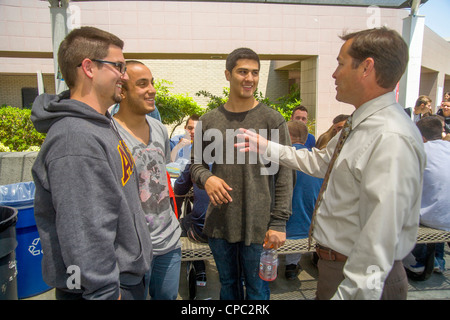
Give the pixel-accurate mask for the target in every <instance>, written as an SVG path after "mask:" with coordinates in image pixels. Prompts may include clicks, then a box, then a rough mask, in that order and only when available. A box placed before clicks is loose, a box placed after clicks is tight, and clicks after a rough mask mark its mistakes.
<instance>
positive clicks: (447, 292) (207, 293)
mask: <svg viewBox="0 0 450 320" xmlns="http://www.w3.org/2000/svg"><path fill="white" fill-rule="evenodd" d="M445 259H446V265H447V270H446V271H445V272H444V273H443V274H438V273H433V274H432V275H431V277H430V278H429V279H428V280H426V281H412V280H410V281H409V291H408V300H450V270H449V267H450V249H449V247H448V246H447V245H446V246H445ZM300 264H301V266H302V268H303V270H302V272H300V274H299V276H298V278H297V279H294V280H291V281H288V280H286V279H285V278H284V268H285V267H284V258H283V257H281V258H280V267H279V275H278V278H277V279H276V280H275V281H273V282H271V283H270V288H271V300H312V299H314V297H315V291H316V285H317V269H316V268H315V267H314V265H313V264H312V262H311V254H305V255H303V257H302V260H301V262H300ZM186 270H187V263H186V262H183V263H182V265H181V272H180V290H179V294H178V299H179V300H189V292H188V286H187V275H186ZM206 273H207V285H206V287H197V300H218V299H219V289H220V283H219V281H218V273H217V269H216V266H215V264H214V260H208V261H207V262H206ZM54 298H55V297H54V290H50V291H47V292H45V293H43V294H40V295H37V296H34V297H32V298H29V299H30V300H54Z"/></svg>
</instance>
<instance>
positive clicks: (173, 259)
mask: <svg viewBox="0 0 450 320" xmlns="http://www.w3.org/2000/svg"><path fill="white" fill-rule="evenodd" d="M180 268H181V248H178V249H175V250H172V251H170V252H168V253H166V254H163V255H160V256H155V255H153V260H152V267H151V271H150V273H149V274H147V275H146V282H147V284H148V287H149V290H148V292H149V294H150V298H151V299H152V300H176V299H177V296H178V287H179V284H180Z"/></svg>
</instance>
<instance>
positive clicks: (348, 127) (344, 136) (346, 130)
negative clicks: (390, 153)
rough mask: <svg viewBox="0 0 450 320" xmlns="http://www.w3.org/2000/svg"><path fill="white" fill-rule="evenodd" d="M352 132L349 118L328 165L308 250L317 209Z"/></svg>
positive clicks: (318, 198) (313, 218) (310, 231)
mask: <svg viewBox="0 0 450 320" xmlns="http://www.w3.org/2000/svg"><path fill="white" fill-rule="evenodd" d="M351 130H352V116H350V117H348V119H347V121H346V122H345V125H344V127H343V128H342V132H341V135H340V136H339V140H338V143H337V145H336V149H334V153H333V156H332V157H331V160H330V163H329V164H328V169H327V172H326V174H325V177H324V179H323V183H322V187H321V188H320V192H319V196H318V197H317V201H316V205H315V207H314V212H313V215H312V218H311V226H310V228H309V237H308V250H309V249H310V248H311V242H312V235H313V230H314V224H315V220H316V214H317V209H318V208H319V206H320V204H321V202H322V198H323V194H324V193H325V190H326V189H327V185H328V180H329V178H330V173H331V170H332V169H333V165H334V163H335V161H336V159H337V157H338V156H339V153H341V150H342V147H343V145H344V143H345V140H347V137H348V135H349V134H350V131H351Z"/></svg>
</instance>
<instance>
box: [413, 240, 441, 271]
mask: <svg viewBox="0 0 450 320" xmlns="http://www.w3.org/2000/svg"><path fill="white" fill-rule="evenodd" d="M444 245H445V243H444V242H441V243H436V244H435V248H436V251H435V254H434V258H435V260H437V261H438V263H439V265H440V267H441V268H443V269H445V260H444ZM412 254H413V256H414V257H415V258H416V261H417V262H419V263H421V264H423V265H425V264H426V257H427V245H426V244H425V243H418V244H416V246H415V247H414V249H413V251H412Z"/></svg>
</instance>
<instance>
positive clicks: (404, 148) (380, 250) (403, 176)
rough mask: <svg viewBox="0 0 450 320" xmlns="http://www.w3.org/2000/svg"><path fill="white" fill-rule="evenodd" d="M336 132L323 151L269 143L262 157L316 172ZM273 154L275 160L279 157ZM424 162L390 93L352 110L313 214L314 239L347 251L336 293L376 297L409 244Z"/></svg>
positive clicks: (322, 168) (413, 131)
mask: <svg viewBox="0 0 450 320" xmlns="http://www.w3.org/2000/svg"><path fill="white" fill-rule="evenodd" d="M338 139H339V134H337V135H336V136H335V137H334V138H333V139H332V140H331V141H330V142H329V143H328V145H327V147H326V148H325V149H322V150H318V149H313V151H312V152H308V151H307V150H306V149H301V150H295V148H291V147H286V146H281V145H278V144H275V143H273V142H269V145H268V148H267V150H266V153H265V155H264V156H265V157H266V158H268V159H270V160H272V161H276V162H279V163H280V164H282V165H284V166H288V167H290V168H292V169H295V170H301V171H304V172H306V173H308V174H311V175H313V176H316V177H320V178H323V177H324V175H325V173H326V170H327V167H328V163H329V161H330V159H331V156H332V155H333V151H334V149H335V147H336V144H337V141H338ZM278 159H279V160H278ZM425 163H426V157H425V153H424V147H423V142H422V137H421V135H420V132H419V130H418V129H417V127H416V126H415V124H414V122H413V121H411V119H410V118H409V117H408V116H407V114H406V113H405V112H404V110H403V108H402V107H401V106H400V105H399V104H398V103H396V101H395V95H394V93H392V92H390V93H387V94H384V95H382V96H380V97H377V98H375V99H373V100H371V101H368V102H366V103H365V104H363V105H362V106H360V107H359V108H358V109H356V110H355V112H354V113H353V120H352V131H351V132H350V135H349V137H348V138H347V141H346V142H345V144H344V146H343V148H342V151H341V153H340V155H339V157H338V158H337V160H336V162H335V164H334V168H333V170H332V172H331V175H330V180H329V183H328V187H327V189H326V191H325V193H324V195H323V200H322V203H321V204H320V207H319V208H318V212H317V214H316V224H315V228H314V234H313V235H314V238H315V239H316V241H317V242H319V243H320V244H322V245H323V246H326V247H329V248H331V249H333V250H335V251H337V252H340V253H342V254H344V255H346V256H347V257H348V260H347V262H346V264H345V267H344V277H345V279H344V280H343V281H342V282H341V284H340V286H339V288H338V290H337V292H336V294H335V296H334V297H333V298H337V299H379V298H380V297H381V294H382V290H383V283H384V280H385V279H386V277H387V276H388V274H389V272H390V270H391V268H392V265H393V263H394V261H396V260H402V259H403V258H404V257H405V256H406V255H407V254H408V253H409V252H410V251H411V250H412V248H413V247H414V245H415V243H416V236H417V229H418V224H419V211H420V200H421V195H422V179H423V170H424V167H425Z"/></svg>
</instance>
